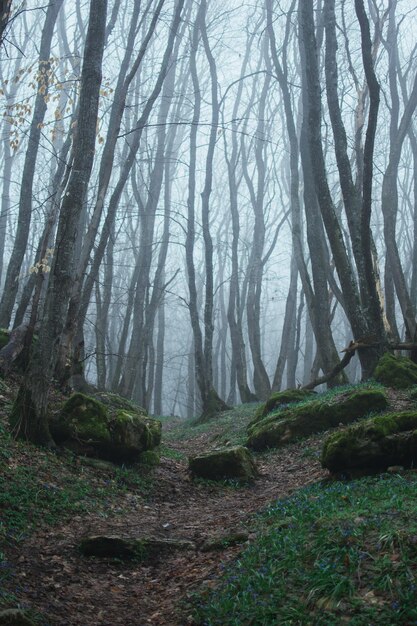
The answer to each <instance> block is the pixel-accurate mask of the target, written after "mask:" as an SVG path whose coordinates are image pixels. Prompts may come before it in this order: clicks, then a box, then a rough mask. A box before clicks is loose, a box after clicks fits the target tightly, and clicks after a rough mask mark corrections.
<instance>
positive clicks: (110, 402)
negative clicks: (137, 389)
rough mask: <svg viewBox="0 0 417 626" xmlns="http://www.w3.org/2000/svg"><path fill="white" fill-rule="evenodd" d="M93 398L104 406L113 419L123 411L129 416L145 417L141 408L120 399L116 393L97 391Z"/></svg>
mask: <svg viewBox="0 0 417 626" xmlns="http://www.w3.org/2000/svg"><path fill="white" fill-rule="evenodd" d="M94 398H95V399H96V400H98V401H99V402H101V403H102V404H104V405H105V406H106V407H107V410H108V412H109V414H110V416H111V417H113V416H114V415H115V414H116V413H117V412H118V411H125V412H127V413H129V414H132V413H133V414H135V415H147V412H146V411H145V409H143V408H142V407H140V406H138V405H136V404H134V403H133V402H131V401H130V400H127V398H122V397H121V396H119V395H117V394H116V393H109V392H108V391H99V392H97V393H95V394H94Z"/></svg>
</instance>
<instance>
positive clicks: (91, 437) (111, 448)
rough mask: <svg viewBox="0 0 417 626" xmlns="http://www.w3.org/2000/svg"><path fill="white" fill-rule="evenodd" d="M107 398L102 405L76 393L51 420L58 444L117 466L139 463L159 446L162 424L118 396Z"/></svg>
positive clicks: (93, 399)
mask: <svg viewBox="0 0 417 626" xmlns="http://www.w3.org/2000/svg"><path fill="white" fill-rule="evenodd" d="M110 396H111V397H112V398H114V399H115V402H114V403H113V404H111V402H110ZM101 397H103V396H101ZM105 399H106V404H103V403H102V402H101V401H99V400H97V397H90V396H87V395H85V394H81V393H75V394H73V395H72V396H71V397H70V398H69V400H67V402H66V403H65V404H64V406H63V408H62V411H61V412H60V413H59V414H58V415H57V416H55V417H54V418H53V419H52V420H51V432H52V435H53V437H54V439H55V441H56V442H57V443H60V444H63V445H65V446H66V447H69V448H71V449H72V450H74V451H75V452H78V453H81V454H84V455H87V456H93V457H94V456H95V457H98V458H101V459H105V460H108V461H115V462H118V463H134V462H137V461H139V460H140V455H141V454H142V453H143V452H145V451H147V450H153V449H154V448H155V447H156V446H158V445H159V444H160V441H161V428H162V426H161V422H159V421H158V420H155V419H152V418H150V417H147V415H146V412H145V411H144V410H143V409H140V408H139V407H135V406H134V405H131V403H129V402H128V401H127V400H126V401H125V400H124V399H123V398H119V396H114V395H113V394H107V397H106V398H105ZM120 407H124V408H120Z"/></svg>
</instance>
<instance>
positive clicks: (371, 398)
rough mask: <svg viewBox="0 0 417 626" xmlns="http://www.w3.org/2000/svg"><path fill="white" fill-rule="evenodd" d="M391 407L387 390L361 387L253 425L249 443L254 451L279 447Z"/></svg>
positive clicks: (250, 426)
mask: <svg viewBox="0 0 417 626" xmlns="http://www.w3.org/2000/svg"><path fill="white" fill-rule="evenodd" d="M387 406H388V400H387V398H386V395H385V393H384V392H383V391H380V390H378V389H358V390H353V391H348V392H344V393H342V394H340V395H339V396H337V395H336V396H333V397H331V398H330V399H317V400H312V401H311V402H308V403H306V404H301V405H298V406H297V405H296V406H293V407H288V408H287V409H283V410H281V411H279V412H278V413H277V414H270V415H268V416H267V417H265V418H264V419H262V420H260V421H259V422H257V423H253V424H251V425H249V427H248V435H249V437H248V441H247V445H248V446H249V447H250V448H253V449H254V450H263V449H265V448H277V447H279V446H282V445H284V444H286V443H289V442H291V441H294V440H295V439H299V438H301V437H306V436H308V435H311V434H313V433H318V432H321V431H323V430H327V429H329V428H332V427H334V426H338V425H339V424H349V423H350V422H353V421H355V420H357V419H359V418H361V417H365V416H366V415H368V414H369V413H371V412H380V411H383V410H384V409H386V408H387Z"/></svg>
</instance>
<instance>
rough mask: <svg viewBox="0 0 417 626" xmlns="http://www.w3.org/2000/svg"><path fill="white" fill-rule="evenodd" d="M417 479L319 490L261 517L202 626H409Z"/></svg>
mask: <svg viewBox="0 0 417 626" xmlns="http://www.w3.org/2000/svg"><path fill="white" fill-rule="evenodd" d="M416 511H417V475H416V474H415V473H414V472H409V473H407V474H404V475H402V476H398V475H394V476H393V475H387V474H384V475H382V476H380V477H377V478H375V477H373V478H363V479H361V480H357V481H354V482H349V483H340V482H334V483H328V484H327V485H323V484H321V485H320V484H318V485H314V486H312V487H307V488H305V489H301V490H300V491H298V492H297V493H296V494H294V495H293V496H291V497H289V498H287V499H283V500H279V501H277V502H276V503H275V504H274V505H273V506H271V507H270V508H269V509H268V510H267V512H266V513H264V514H262V516H260V517H259V529H258V533H257V535H258V539H256V541H255V542H254V543H253V544H252V545H251V546H250V547H249V548H248V549H247V550H246V551H245V552H244V553H243V554H242V556H241V558H240V559H239V560H238V561H237V562H236V563H235V564H234V565H233V566H232V567H228V568H227V569H226V571H225V572H224V575H223V577H222V579H221V581H220V583H219V584H218V585H216V587H215V590H214V591H211V592H203V593H202V594H201V595H200V596H199V597H198V598H196V600H195V619H196V623H197V624H199V625H200V626H203V625H204V626H215V625H219V626H220V625H221V626H249V625H255V624H256V626H273V625H274V626H276V625H277V624H279V625H280V626H290V625H305V626H307V625H308V626H310V625H315V626H339V625H340V624H343V623H348V624H350V625H351V626H372V625H375V626H387V625H388V624H389V625H390V626H392V625H396V624H398V625H403V626H404V625H408V626H411V625H414V624H417V517H416Z"/></svg>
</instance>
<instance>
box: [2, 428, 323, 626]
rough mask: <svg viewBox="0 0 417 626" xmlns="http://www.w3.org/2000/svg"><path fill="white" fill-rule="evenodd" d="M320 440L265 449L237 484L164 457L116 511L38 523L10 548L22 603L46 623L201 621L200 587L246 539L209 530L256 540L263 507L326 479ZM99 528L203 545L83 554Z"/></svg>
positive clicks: (108, 625) (181, 448) (195, 442)
mask: <svg viewBox="0 0 417 626" xmlns="http://www.w3.org/2000/svg"><path fill="white" fill-rule="evenodd" d="M210 439H212V433H210V435H208V434H207V435H199V436H198V437H196V438H193V439H188V440H187V441H185V442H179V443H170V444H169V445H170V448H176V449H177V450H178V452H184V453H185V454H186V455H189V454H192V453H196V452H198V451H200V450H204V449H207V447H208V442H209V440H210ZM320 443H321V439H320V437H311V438H309V439H308V440H304V441H303V442H302V443H300V444H295V445H292V446H289V447H287V448H285V449H283V450H281V451H279V453H277V452H275V453H274V454H268V455H266V456H264V457H261V458H259V457H258V459H257V463H258V467H259V471H260V476H259V478H258V479H257V480H256V481H254V482H253V483H252V484H248V485H246V486H240V487H238V488H237V487H235V488H234V487H230V486H225V485H222V484H220V485H217V484H212V483H207V482H204V481H200V482H199V481H195V480H192V479H191V477H190V475H189V473H188V470H187V462H186V461H185V460H184V461H176V460H173V459H171V458H166V457H163V458H162V460H161V465H160V466H159V467H157V468H155V469H154V470H152V471H153V472H154V473H155V474H154V475H155V479H154V487H153V488H152V491H151V495H150V497H148V498H142V497H140V496H137V495H135V493H134V491H130V490H129V491H128V492H127V493H126V492H125V494H124V495H123V497H122V498H121V501H120V506H119V510H118V511H114V510H113V511H112V512H111V514H110V515H109V516H108V517H105V518H103V517H102V516H99V515H92V514H90V515H89V516H88V517H87V518H86V517H85V516H77V517H74V518H73V519H72V520H71V521H70V522H69V523H66V524H64V525H61V526H59V527H54V528H52V529H51V528H45V529H42V530H38V531H37V532H36V533H35V534H33V535H31V536H30V537H29V538H27V539H26V540H24V541H23V542H19V543H18V544H16V546H15V548H11V549H10V550H8V551H7V560H8V561H9V564H10V565H11V566H12V569H13V571H14V572H15V576H14V577H13V578H14V584H15V585H16V580H18V581H19V587H20V588H19V593H18V597H19V599H20V602H21V606H22V607H30V608H31V609H32V610H33V609H34V610H36V611H38V612H39V613H41V614H42V615H43V616H46V620H45V621H43V623H44V624H45V626H46V625H51V626H52V625H53V626H76V625H77V626H86V625H87V624H88V625H89V626H96V625H100V626H116V625H119V624H120V625H122V624H123V625H124V626H145V625H148V624H152V625H154V626H185V625H187V624H194V622H193V619H192V616H191V604H190V601H191V598H192V596H193V593H195V591H196V590H199V592H201V591H202V590H203V593H204V592H205V590H210V589H211V588H212V587H213V586H214V585H215V584H216V578H217V577H218V576H219V575H220V574H221V571H222V569H223V568H224V567H225V564H226V563H227V562H228V561H230V560H232V559H234V558H236V557H237V555H238V554H239V552H240V551H241V550H242V549H243V548H244V547H245V545H247V544H245V543H242V544H239V545H234V546H230V547H224V546H222V547H221V549H220V550H212V551H204V549H200V548H202V547H203V544H204V543H206V542H207V541H209V540H210V539H213V538H218V537H224V536H225V535H228V534H229V533H237V532H241V531H244V533H246V536H247V537H248V541H251V540H253V538H254V537H255V536H256V521H255V518H256V513H258V512H259V511H260V510H262V509H263V508H265V507H267V505H268V504H269V503H270V502H272V501H273V500H275V499H277V498H281V497H283V496H287V495H289V494H291V493H292V492H293V491H294V490H296V489H298V488H300V487H302V486H305V485H307V484H309V483H312V482H315V481H318V480H321V479H323V478H325V476H326V472H325V471H324V470H322V469H321V466H320V464H319V462H318V460H317V456H318V450H319V448H320ZM101 534H105V535H118V536H123V537H141V536H143V535H153V536H156V537H164V538H175V539H188V540H191V541H193V542H194V543H195V544H196V545H197V550H196V551H192V552H190V551H188V552H178V551H177V552H175V553H173V554H172V555H170V556H164V557H163V558H161V559H160V560H159V561H155V562H152V563H147V564H138V563H133V562H130V563H129V562H127V563H126V562H121V561H115V560H110V559H99V558H86V557H83V556H82V555H81V554H80V552H79V543H80V538H81V537H83V536H85V535H101ZM10 591H15V590H13V589H10Z"/></svg>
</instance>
